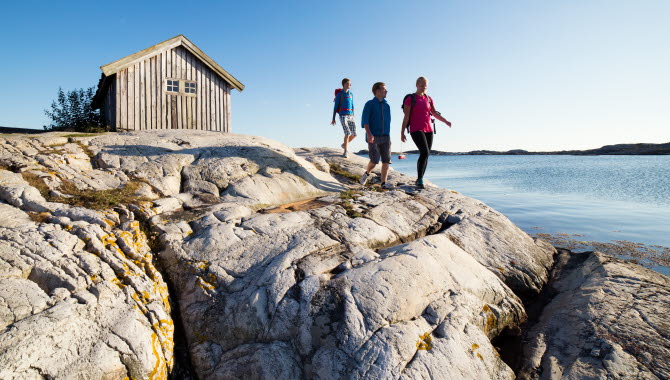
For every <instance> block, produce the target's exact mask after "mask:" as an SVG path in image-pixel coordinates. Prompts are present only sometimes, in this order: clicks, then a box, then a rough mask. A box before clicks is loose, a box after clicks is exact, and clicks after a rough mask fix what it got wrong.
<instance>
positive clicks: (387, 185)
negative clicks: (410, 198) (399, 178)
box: [382, 182, 395, 190]
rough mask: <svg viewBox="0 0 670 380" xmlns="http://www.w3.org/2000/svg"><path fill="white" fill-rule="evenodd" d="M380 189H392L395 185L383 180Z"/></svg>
mask: <svg viewBox="0 0 670 380" xmlns="http://www.w3.org/2000/svg"><path fill="white" fill-rule="evenodd" d="M382 189H384V190H393V189H395V186H393V184H392V183H391V182H384V183H382Z"/></svg>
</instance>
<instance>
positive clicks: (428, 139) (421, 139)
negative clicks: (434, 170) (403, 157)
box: [410, 131, 433, 179]
mask: <svg viewBox="0 0 670 380" xmlns="http://www.w3.org/2000/svg"><path fill="white" fill-rule="evenodd" d="M410 135H411V136H412V140H414V144H416V147H417V148H419V152H420V153H421V154H420V155H419V160H418V161H417V162H416V172H417V174H418V177H419V179H421V178H423V174H424V173H425V172H426V167H427V166H428V156H430V149H431V148H432V146H433V132H421V131H416V132H412V133H410Z"/></svg>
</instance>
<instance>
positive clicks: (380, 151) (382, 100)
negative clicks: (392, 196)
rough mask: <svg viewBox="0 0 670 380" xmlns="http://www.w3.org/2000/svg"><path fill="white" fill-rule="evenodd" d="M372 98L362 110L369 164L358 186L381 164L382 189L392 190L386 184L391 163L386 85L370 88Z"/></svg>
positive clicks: (364, 182)
mask: <svg viewBox="0 0 670 380" xmlns="http://www.w3.org/2000/svg"><path fill="white" fill-rule="evenodd" d="M372 93H373V94H374V96H375V97H374V98H372V99H371V100H368V101H367V103H365V107H364V108H363V116H362V117H361V124H363V128H365V139H366V141H367V143H368V156H369V157H370V162H368V167H367V168H366V170H365V173H364V174H363V176H362V177H361V180H360V184H361V185H365V184H366V183H367V181H368V178H369V177H370V173H372V169H374V168H375V166H376V165H377V164H378V163H379V160H380V159H381V162H382V189H393V185H391V184H390V183H388V182H387V181H386V180H387V179H388V171H389V164H390V163H391V136H390V132H391V107H389V104H388V103H387V102H386V93H387V91H386V84H384V82H377V83H375V84H374V85H373V86H372Z"/></svg>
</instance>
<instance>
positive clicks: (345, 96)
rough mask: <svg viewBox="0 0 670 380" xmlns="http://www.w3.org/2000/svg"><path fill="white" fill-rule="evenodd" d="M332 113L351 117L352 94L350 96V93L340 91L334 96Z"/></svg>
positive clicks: (352, 108)
mask: <svg viewBox="0 0 670 380" xmlns="http://www.w3.org/2000/svg"><path fill="white" fill-rule="evenodd" d="M333 111H334V112H337V113H339V114H340V115H353V114H354V94H352V93H351V91H348V92H346V93H345V92H344V91H340V92H339V93H338V94H337V95H336V96H335V106H334V108H333Z"/></svg>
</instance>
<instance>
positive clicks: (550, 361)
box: [519, 253, 670, 379]
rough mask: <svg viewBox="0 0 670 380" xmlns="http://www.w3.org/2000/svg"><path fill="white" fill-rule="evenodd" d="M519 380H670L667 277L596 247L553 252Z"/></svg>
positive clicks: (668, 289) (525, 338)
mask: <svg viewBox="0 0 670 380" xmlns="http://www.w3.org/2000/svg"><path fill="white" fill-rule="evenodd" d="M557 266H558V268H557V270H556V273H555V276H556V279H555V281H552V283H551V284H552V285H551V287H550V288H549V289H547V292H548V293H549V294H551V295H552V299H551V302H549V303H548V304H547V305H546V306H545V307H544V310H543V313H542V314H541V316H540V318H539V321H538V322H537V323H536V324H535V325H534V326H532V328H531V329H530V330H529V331H527V332H526V334H525V337H524V341H525V342H527V343H526V344H525V346H524V348H523V349H524V355H523V357H524V360H523V362H522V367H521V371H520V373H519V378H520V379H545V378H546V379H558V378H570V379H578V378H579V379H584V378H590V379H596V378H598V379H667V378H670V361H668V358H670V322H669V320H668V318H667V316H668V315H669V314H670V279H669V278H668V277H666V276H663V275H661V274H659V273H657V272H654V271H652V270H649V269H646V268H643V267H640V266H638V265H635V264H631V263H626V262H623V261H622V260H619V259H615V258H612V257H609V256H605V255H603V254H600V253H583V254H572V255H570V254H567V253H563V254H562V255H561V257H560V258H559V264H558V265H557Z"/></svg>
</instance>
